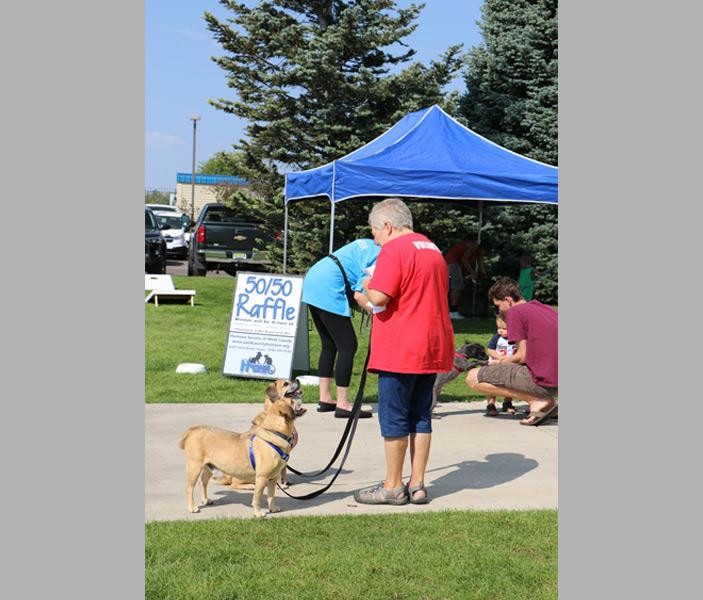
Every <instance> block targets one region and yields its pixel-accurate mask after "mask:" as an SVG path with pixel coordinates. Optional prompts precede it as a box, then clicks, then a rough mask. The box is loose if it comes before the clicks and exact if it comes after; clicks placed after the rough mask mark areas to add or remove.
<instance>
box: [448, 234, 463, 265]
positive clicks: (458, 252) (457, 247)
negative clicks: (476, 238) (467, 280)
mask: <svg viewBox="0 0 703 600" xmlns="http://www.w3.org/2000/svg"><path fill="white" fill-rule="evenodd" d="M468 247H469V240H463V241H461V242H457V243H456V244H454V245H453V246H452V247H451V248H449V250H447V254H446V255H445V256H444V260H445V262H446V263H447V264H448V265H451V264H452V263H458V262H461V257H462V256H464V254H465V253H466V250H467V248H468Z"/></svg>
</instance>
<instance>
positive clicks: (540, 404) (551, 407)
mask: <svg viewBox="0 0 703 600" xmlns="http://www.w3.org/2000/svg"><path fill="white" fill-rule="evenodd" d="M488 298H489V300H491V301H492V302H493V304H494V305H495V306H496V308H498V310H499V311H500V312H501V313H502V314H504V315H505V322H506V324H507V327H508V333H507V337H508V341H509V342H512V343H514V344H515V345H516V348H515V352H513V354H512V356H504V357H502V358H501V359H500V362H499V363H497V364H492V365H488V366H485V367H480V368H477V369H471V370H470V371H469V374H468V375H467V376H466V383H468V384H469V386H470V387H471V388H472V389H474V390H477V391H479V392H484V393H485V394H488V395H491V396H512V397H514V398H519V399H520V400H525V401H526V402H527V403H528V404H529V405H530V415H529V417H527V418H526V419H523V420H522V421H520V424H521V425H539V424H540V423H542V422H543V421H544V420H545V419H547V418H549V417H550V416H552V415H553V414H554V413H555V412H556V410H557V403H556V400H555V398H556V397H557V395H558V393H559V378H558V372H559V360H558V359H559V321H558V315H557V312H556V311H555V310H554V309H553V308H552V307H551V306H547V305H546V304H542V303H541V302H539V301H537V300H531V301H530V302H526V301H525V300H524V298H523V297H522V295H521V294H520V287H519V286H518V283H517V281H515V280H513V279H510V277H499V278H498V279H497V280H496V282H495V283H494V284H493V285H492V286H491V289H489V290H488Z"/></svg>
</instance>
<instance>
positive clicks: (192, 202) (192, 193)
mask: <svg viewBox="0 0 703 600" xmlns="http://www.w3.org/2000/svg"><path fill="white" fill-rule="evenodd" d="M190 120H191V121H193V168H192V169H191V171H190V221H191V223H192V222H194V221H195V130H196V127H197V123H198V121H200V115H199V114H198V113H193V114H192V115H190Z"/></svg>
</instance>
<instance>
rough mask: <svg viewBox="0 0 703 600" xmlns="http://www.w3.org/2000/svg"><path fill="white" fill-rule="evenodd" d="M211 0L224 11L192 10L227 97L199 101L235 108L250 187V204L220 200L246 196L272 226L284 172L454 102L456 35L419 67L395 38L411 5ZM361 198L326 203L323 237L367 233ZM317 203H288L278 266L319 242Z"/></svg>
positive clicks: (366, 0) (306, 256)
mask: <svg viewBox="0 0 703 600" xmlns="http://www.w3.org/2000/svg"><path fill="white" fill-rule="evenodd" d="M220 3H221V4H222V5H223V6H224V7H226V8H227V9H228V10H229V11H231V13H232V15H231V16H230V17H228V19H227V21H220V20H218V19H217V18H215V17H214V16H213V15H212V14H210V13H205V15H204V18H205V21H206V22H207V27H208V29H209V30H210V31H211V32H212V33H213V34H214V37H215V39H216V40H217V42H218V43H219V44H220V45H221V46H222V48H223V50H224V51H225V54H224V56H220V57H216V58H214V59H213V60H214V61H215V62H216V63H217V64H218V65H219V66H220V67H221V68H222V69H223V70H224V71H225V73H226V77H227V81H228V85H229V87H230V88H232V90H233V91H234V92H235V94H236V98H234V99H227V98H219V99H217V100H211V101H210V103H211V104H212V105H213V106H215V107H216V108H218V109H220V110H223V111H225V112H228V113H231V114H233V115H237V116H238V117H242V118H244V119H246V121H247V123H248V125H247V127H246V133H247V139H246V140H244V141H242V142H240V143H239V144H237V145H235V146H234V148H235V150H236V151H237V153H238V154H239V156H241V157H242V160H241V162H240V169H239V170H240V173H241V174H242V175H243V176H244V177H246V178H247V179H249V180H250V181H251V182H252V184H253V188H254V190H255V191H256V192H257V193H258V195H259V202H258V203H252V201H251V199H250V198H248V199H247V198H245V197H234V196H233V197H232V198H231V199H230V201H231V202H232V203H233V204H241V205H243V204H244V203H247V206H248V208H249V210H254V211H258V212H259V213H260V216H261V217H264V218H266V219H267V221H269V222H271V223H273V224H275V226H276V227H277V228H279V229H280V228H282V227H283V208H284V206H283V199H282V188H283V173H284V172H286V171H288V170H301V169H308V168H311V167H315V166H319V165H321V164H325V163H327V162H330V161H331V160H334V159H336V158H340V157H342V156H344V155H345V154H347V153H349V152H351V151H352V150H355V149H356V148H358V147H359V146H361V145H363V144H365V143H367V142H369V141H371V140H372V139H374V138H375V137H377V136H378V135H380V134H381V133H383V132H384V131H385V130H386V129H387V128H388V127H390V126H391V125H392V124H393V123H395V122H396V121H397V120H399V119H400V118H401V117H403V116H404V115H405V114H407V113H408V112H411V111H414V110H419V109H421V108H425V107H428V106H430V105H432V104H440V105H442V106H443V108H445V110H447V111H448V112H454V109H455V103H456V101H457V99H458V98H457V95H456V94H449V95H445V94H444V93H443V91H442V89H443V87H444V86H445V85H446V84H447V83H449V82H450V81H451V79H452V78H453V76H454V75H455V74H456V73H457V72H458V70H459V69H460V67H461V62H462V57H461V55H460V51H461V46H460V45H459V46H451V47H450V48H448V49H447V50H446V52H445V53H444V54H443V55H442V56H441V57H440V58H439V59H438V60H437V61H434V62H431V63H430V65H429V66H426V65H423V64H421V63H419V62H411V60H412V57H413V55H414V54H415V51H414V50H412V49H411V48H409V47H408V46H407V45H406V44H405V43H404V42H403V38H405V37H407V36H408V35H409V34H410V33H411V32H412V31H413V30H414V29H415V27H416V24H414V21H415V19H416V18H417V16H418V14H419V12H420V10H421V6H415V5H411V6H409V7H408V8H405V9H398V8H396V6H395V2H394V1H392V0H347V1H342V0H307V1H306V0H268V1H262V2H259V3H258V4H257V5H256V6H255V7H253V8H248V7H246V6H244V5H243V4H239V3H237V2H230V1H228V0H221V1H220ZM406 63H410V64H409V65H408V66H406V68H405V69H403V68H402V67H403V65H406ZM253 204H255V206H254V205H253ZM369 208H370V204H369V203H368V202H355V201H347V202H342V203H340V204H338V205H337V206H336V208H335V210H336V219H335V247H339V246H341V245H342V244H344V243H346V242H347V241H350V240H351V239H353V238H355V237H358V236H359V235H360V232H361V235H364V236H370V233H369V231H368V228H367V227H366V218H367V215H368V210H369ZM329 212H330V204H329V201H328V200H327V199H326V198H325V199H319V200H314V201H304V202H299V203H294V204H292V205H290V213H289V214H290V237H289V270H291V271H293V272H296V271H298V272H301V271H304V270H306V269H307V268H308V267H309V266H310V265H311V264H312V262H314V261H315V260H317V259H319V258H320V257H321V256H323V255H324V254H326V253H327V251H328V242H327V239H328V234H329ZM281 247H282V246H281ZM281 247H279V248H278V249H277V250H278V254H279V256H278V258H279V260H280V250H281ZM276 268H280V263H278V264H277V265H276Z"/></svg>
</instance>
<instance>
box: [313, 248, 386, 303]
mask: <svg viewBox="0 0 703 600" xmlns="http://www.w3.org/2000/svg"><path fill="white" fill-rule="evenodd" d="M380 251H381V247H380V246H377V245H376V243H375V242H374V241H373V240H369V239H360V240H355V241H353V242H350V243H348V244H347V245H346V246H342V247H341V248H339V250H335V251H334V252H333V253H332V254H334V255H335V256H336V257H337V258H338V259H339V262H341V263H342V266H343V267H344V271H345V272H346V274H347V280H348V281H349V285H350V286H351V288H352V289H353V290H354V291H357V292H363V291H364V287H363V281H364V278H365V277H366V274H365V273H364V269H366V268H367V267H370V266H371V265H374V264H376V257H377V256H378V253H379V252H380ZM303 302H305V303H306V304H309V305H310V306H316V307H317V308H321V309H322V310H326V311H327V312H331V313H334V314H335V315H342V316H345V317H349V316H351V308H350V307H349V301H348V300H347V295H346V293H345V290H344V277H342V272H341V271H340V270H339V267H338V266H337V264H336V263H335V262H334V261H333V260H332V259H331V258H330V257H329V256H325V257H324V258H321V259H320V260H318V261H317V262H316V263H315V264H314V265H313V266H312V267H310V270H309V271H308V272H307V274H306V275H305V278H304V279H303Z"/></svg>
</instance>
